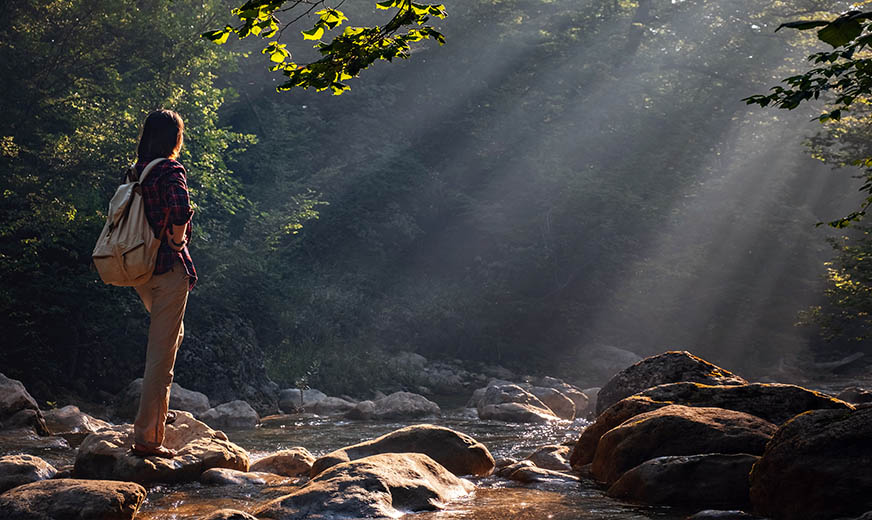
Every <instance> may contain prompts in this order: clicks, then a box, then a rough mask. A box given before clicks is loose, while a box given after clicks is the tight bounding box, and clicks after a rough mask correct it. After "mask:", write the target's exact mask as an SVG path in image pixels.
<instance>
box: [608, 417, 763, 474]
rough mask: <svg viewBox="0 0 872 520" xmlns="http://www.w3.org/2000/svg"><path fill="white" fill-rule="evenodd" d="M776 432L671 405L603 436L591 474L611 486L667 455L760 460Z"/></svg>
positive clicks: (754, 420) (754, 422)
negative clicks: (721, 455) (736, 456)
mask: <svg viewBox="0 0 872 520" xmlns="http://www.w3.org/2000/svg"><path fill="white" fill-rule="evenodd" d="M775 429H776V427H775V425H774V424H772V423H770V422H768V421H765V420H763V419H761V418H759V417H755V416H753V415H749V414H746V413H742V412H736V411H733V410H725V409H723V408H702V407H700V408H694V407H689V406H681V405H669V406H666V407H663V408H660V409H658V410H654V411H651V412H646V413H643V414H640V415H637V416H636V417H634V418H633V420H632V421H627V422H625V423H623V424H621V425H620V426H618V427H617V428H613V429H612V430H609V431H608V432H607V433H606V434H605V435H603V436H602V437H601V438H600V441H599V445H598V447H597V450H596V454H595V456H594V459H593V465H592V466H591V473H592V474H593V476H594V477H595V478H596V479H597V480H599V481H601V482H605V483H607V484H612V483H614V482H615V481H616V480H618V478H620V476H621V475H623V474H624V472H626V471H627V470H629V469H631V468H633V467H634V466H637V465H639V464H641V463H642V462H645V461H646V460H649V459H653V458H656V457H662V456H665V455H696V454H702V453H748V454H752V455H760V454H761V453H763V448H764V447H765V446H766V442H767V441H769V439H770V438H771V436H772V434H773V433H775Z"/></svg>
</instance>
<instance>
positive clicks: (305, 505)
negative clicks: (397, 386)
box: [256, 453, 474, 520]
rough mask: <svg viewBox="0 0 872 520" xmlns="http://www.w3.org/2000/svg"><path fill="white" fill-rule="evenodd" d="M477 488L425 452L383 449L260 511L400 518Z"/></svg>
mask: <svg viewBox="0 0 872 520" xmlns="http://www.w3.org/2000/svg"><path fill="white" fill-rule="evenodd" d="M473 488H474V486H473V485H472V484H471V483H469V482H468V481H466V480H463V479H461V478H458V477H456V476H454V475H453V474H452V473H451V472H449V471H448V470H446V469H445V468H444V467H442V466H441V465H439V464H438V463H437V462H436V461H434V460H433V459H431V458H430V457H428V456H427V455H424V454H421V453H383V454H379V455H372V456H369V457H365V458H362V459H358V460H353V461H350V462H345V463H342V464H338V465H336V466H333V467H332V468H330V469H328V470H326V471H325V472H324V473H322V474H321V475H319V476H318V477H316V478H314V479H312V480H311V481H309V483H308V484H306V485H305V486H303V487H302V488H301V489H300V490H299V491H296V492H294V493H292V494H290V495H288V496H286V497H283V498H280V499H277V500H276V501H274V502H272V503H270V504H268V505H267V506H266V507H265V508H264V509H262V510H261V511H259V512H257V513H256V515H257V516H258V517H262V518H272V519H276V520H279V519H281V520H302V519H308V518H313V517H314V518H319V517H321V516H320V515H324V517H329V518H383V517H387V518H399V517H400V516H402V515H403V514H405V513H406V512H410V511H432V510H436V509H439V508H441V507H442V505H443V504H445V503H447V502H449V501H451V500H455V499H457V498H460V497H462V496H465V495H467V494H468V493H469V492H470V491H472V489H473Z"/></svg>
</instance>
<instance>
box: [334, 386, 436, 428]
mask: <svg viewBox="0 0 872 520" xmlns="http://www.w3.org/2000/svg"><path fill="white" fill-rule="evenodd" d="M441 415H442V410H440V409H439V405H438V404H436V403H434V402H433V401H431V400H429V399H427V398H426V397H424V396H423V395H419V394H413V393H411V392H394V393H392V394H390V395H388V396H385V397H383V398H381V399H376V400H375V401H363V402H361V403H358V404H357V406H355V408H353V409H352V410H350V411H349V412H348V413H347V414H346V415H345V416H346V417H348V418H349V419H363V420H380V421H383V420H391V419H420V418H422V417H439V416H441Z"/></svg>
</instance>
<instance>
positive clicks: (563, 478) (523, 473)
mask: <svg viewBox="0 0 872 520" xmlns="http://www.w3.org/2000/svg"><path fill="white" fill-rule="evenodd" d="M507 478H508V479H509V480H515V481H517V482H524V483H526V484H535V483H539V482H578V481H579V480H580V479H579V478H578V477H577V476H575V475H571V474H569V473H564V472H561V471H554V470H550V469H544V468H538V467H536V466H522V467H519V468H517V469H515V470H514V471H512V472H509V473H508V475H507Z"/></svg>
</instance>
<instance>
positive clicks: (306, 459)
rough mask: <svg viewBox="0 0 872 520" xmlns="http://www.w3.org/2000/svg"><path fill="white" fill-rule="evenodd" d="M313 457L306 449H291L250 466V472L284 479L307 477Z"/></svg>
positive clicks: (273, 454)
mask: <svg viewBox="0 0 872 520" xmlns="http://www.w3.org/2000/svg"><path fill="white" fill-rule="evenodd" d="M314 462H315V457H314V456H312V454H311V453H309V450H307V449H306V448H291V449H288V450H282V451H279V452H276V453H272V454H270V455H267V456H266V457H264V458H262V459H260V460H259V461H257V462H255V463H254V464H252V465H251V471H266V472H269V473H275V474H276V475H284V476H286V477H298V476H300V475H308V474H309V471H311V469H312V464H313V463H314Z"/></svg>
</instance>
